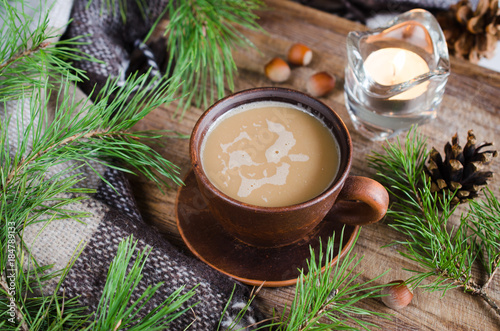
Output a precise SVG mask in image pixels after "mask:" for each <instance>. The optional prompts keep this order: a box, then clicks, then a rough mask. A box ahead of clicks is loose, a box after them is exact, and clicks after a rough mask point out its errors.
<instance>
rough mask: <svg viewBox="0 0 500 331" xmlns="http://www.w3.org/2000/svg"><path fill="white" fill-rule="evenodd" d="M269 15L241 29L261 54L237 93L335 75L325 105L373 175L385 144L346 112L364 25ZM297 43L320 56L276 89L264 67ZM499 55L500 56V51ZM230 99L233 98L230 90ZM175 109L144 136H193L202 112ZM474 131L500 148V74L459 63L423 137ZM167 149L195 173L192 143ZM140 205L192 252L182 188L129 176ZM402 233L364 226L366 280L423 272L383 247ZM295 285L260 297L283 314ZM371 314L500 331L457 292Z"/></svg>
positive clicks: (410, 323) (300, 11)
mask: <svg viewBox="0 0 500 331" xmlns="http://www.w3.org/2000/svg"><path fill="white" fill-rule="evenodd" d="M266 2H267V5H268V10H265V11H262V12H259V13H258V14H259V15H260V17H261V19H260V24H261V26H262V27H263V28H264V30H265V31H267V34H265V33H262V32H252V31H246V30H242V31H243V32H244V33H245V35H246V36H248V38H250V39H251V40H252V41H253V42H254V43H255V45H256V46H257V48H258V49H259V50H260V52H261V53H259V52H258V51H256V50H237V51H236V52H235V59H236V62H237V65H238V69H239V75H238V77H237V79H236V82H235V84H236V87H235V90H242V89H246V88H251V87H257V86H282V87H290V88H294V89H298V90H302V91H304V90H305V82H306V80H307V78H308V77H309V76H310V75H311V74H313V73H315V72H317V71H321V70H326V71H329V72H330V73H332V74H334V75H335V76H336V77H337V79H338V80H337V86H336V87H335V90H334V91H333V92H332V93H330V94H328V95H327V96H326V97H324V98H322V99H321V100H322V101H324V102H325V103H326V104H328V105H330V106H331V107H332V108H333V109H335V110H336V111H337V112H338V114H339V115H340V117H341V118H342V119H343V120H344V122H345V123H346V124H347V127H348V129H349V130H350V132H351V136H352V142H353V147H354V159H353V167H352V174H355V175H364V176H372V175H373V173H372V170H370V169H369V168H368V167H367V162H366V158H365V156H366V154H367V153H370V152H371V151H372V150H374V151H381V150H382V143H379V142H371V141H368V140H366V139H364V138H363V137H362V136H361V135H359V134H358V133H357V132H356V131H355V129H354V128H353V126H352V123H351V121H350V119H349V116H348V114H347V111H346V108H345V105H344V95H343V83H344V81H343V77H344V68H345V66H346V49H345V41H346V35H347V33H348V32H349V31H352V30H360V29H365V27H363V26H362V25H359V24H356V23H353V22H351V21H348V20H345V19H342V18H339V17H336V16H333V15H330V14H327V13H323V12H320V11H317V10H314V9H311V8H308V7H304V6H302V5H299V4H297V3H293V2H288V1H282V0H269V1H266ZM295 42H302V43H304V44H307V45H308V46H309V47H310V48H311V49H312V50H313V52H314V58H313V61H312V63H311V64H310V65H309V66H308V67H301V68H294V69H293V71H292V77H291V79H290V80H289V81H287V82H286V83H283V84H274V83H272V82H271V81H269V80H268V79H267V78H266V77H265V76H264V74H263V67H264V64H265V63H266V62H267V61H268V60H270V59H271V58H272V57H274V56H281V57H285V54H286V51H287V49H288V48H289V47H290V45H291V44H293V43H295ZM499 51H500V50H499ZM228 93H229V91H228ZM175 109H176V104H171V105H168V106H165V107H162V108H159V109H157V110H155V111H154V112H153V113H151V114H150V115H149V116H148V117H146V118H145V119H144V120H142V121H141V122H140V123H139V124H138V125H137V129H140V130H142V129H173V130H177V131H179V132H182V133H185V134H189V133H190V132H191V130H192V127H193V126H194V123H195V122H196V120H197V119H198V117H199V116H200V114H201V113H202V111H203V110H202V109H197V108H194V107H193V108H192V109H189V110H188V111H187V113H186V114H185V115H184V117H183V118H182V120H180V119H179V118H174V117H173V114H174V112H175ZM469 129H473V130H474V132H475V133H476V136H477V138H478V140H480V141H482V140H484V141H492V142H495V143H497V144H498V143H500V141H499V133H500V74H499V73H496V72H493V71H490V70H488V69H484V68H481V67H479V66H475V65H472V64H470V63H468V62H465V61H459V60H455V59H453V60H452V74H451V75H450V77H449V79H448V84H447V86H446V93H445V96H444V99H443V103H442V105H441V108H440V110H439V114H438V117H437V118H436V119H435V120H434V121H433V122H431V123H429V124H427V125H425V126H422V127H421V128H420V132H421V133H423V134H424V135H425V136H426V137H428V141H429V147H430V146H435V147H436V148H438V150H442V147H443V146H444V144H445V143H446V142H447V141H449V140H450V138H451V136H452V135H453V134H454V133H456V132H458V134H459V138H460V139H461V141H462V142H464V141H465V140H466V136H467V130H469ZM164 142H165V144H166V145H165V147H162V148H158V151H159V152H160V153H161V154H162V155H164V156H165V157H166V158H168V159H169V160H171V161H173V162H174V163H176V164H177V165H179V166H180V167H181V169H182V175H184V174H186V173H187V172H188V170H189V169H190V165H189V158H188V141H187V140H169V139H166V140H165V141H164ZM490 168H491V169H492V170H493V171H494V172H495V173H497V174H498V173H500V160H498V159H496V160H495V161H494V162H493V163H492V165H491V166H490ZM498 178H499V177H498V176H496V178H494V179H493V180H492V181H491V185H490V187H492V188H493V189H494V190H495V192H496V194H498V193H499V191H498V189H499V187H500V185H499V184H500V180H499V179H498ZM130 180H131V182H132V185H133V187H134V191H135V194H136V199H137V201H138V204H139V207H140V209H141V212H142V214H143V216H144V218H145V219H146V220H147V221H148V222H150V223H152V224H155V225H156V226H157V227H158V228H159V229H160V231H162V232H163V233H164V234H165V237H166V238H167V239H168V240H171V241H172V242H173V243H174V244H176V245H178V246H179V247H181V248H184V249H185V246H184V244H183V242H182V240H181V239H180V236H179V233H178V231H177V228H176V226H175V211H174V203H175V198H176V194H177V188H171V189H168V190H167V191H166V192H165V194H162V193H161V192H160V191H159V190H158V189H157V188H156V187H155V186H154V185H153V184H152V183H150V182H147V181H146V180H144V179H143V178H141V177H130ZM400 236H401V235H400V234H399V233H397V232H395V231H394V230H392V229H390V228H389V227H388V226H387V225H386V224H384V223H380V224H375V225H370V226H365V227H363V229H362V231H361V235H360V238H359V240H358V243H357V244H356V246H355V248H354V252H355V253H358V254H359V255H363V256H364V258H363V260H362V263H361V264H360V266H359V267H358V269H359V270H357V271H362V272H363V275H362V277H361V279H363V280H367V279H371V278H374V277H376V276H377V275H380V274H381V273H382V272H384V271H385V270H387V269H391V270H390V271H389V272H388V274H387V275H386V276H384V277H383V278H382V279H381V280H380V282H384V283H385V282H389V281H391V280H395V279H407V278H409V277H410V276H411V273H410V272H407V271H405V270H403V268H409V269H412V268H418V266H417V265H416V264H415V263H412V262H411V261H409V260H408V259H405V258H403V257H401V256H400V255H399V254H398V253H397V249H398V247H391V248H382V246H383V245H386V244H388V243H390V242H392V241H393V240H397V239H400ZM293 292H294V286H290V287H284V288H264V289H262V291H261V292H260V294H259V296H258V303H259V305H260V306H261V308H262V309H263V310H264V311H265V312H268V313H269V312H270V311H271V309H272V308H277V309H278V310H279V309H281V308H282V307H283V304H285V303H289V302H290V299H291V298H292V296H293ZM488 292H489V294H490V295H491V296H492V297H493V298H494V299H495V300H496V301H497V302H498V303H500V275H498V274H497V275H496V278H495V279H494V282H493V283H492V284H491V285H490V287H489V291H488ZM362 305H363V306H364V307H367V308H370V309H373V310H375V311H379V312H386V313H393V314H394V316H393V317H392V321H386V320H381V319H373V320H371V321H372V322H374V323H376V324H378V325H380V326H381V327H382V330H499V329H500V318H499V317H496V316H495V315H494V313H493V311H492V310H491V309H490V308H489V307H488V306H487V305H486V304H485V303H484V302H482V301H481V300H480V299H479V298H476V297H473V296H471V295H468V294H464V293H462V292H461V291H460V290H451V291H449V292H448V293H446V295H445V296H444V297H443V298H441V293H429V292H424V291H422V290H417V291H416V293H415V296H414V298H413V301H412V303H411V304H410V305H409V306H408V307H406V308H405V309H402V310H400V311H392V310H391V309H389V308H387V307H385V306H384V305H383V304H382V303H381V302H380V301H378V300H371V301H370V300H369V301H365V302H363V303H362Z"/></svg>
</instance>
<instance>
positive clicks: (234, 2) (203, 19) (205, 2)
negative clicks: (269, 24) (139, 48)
mask: <svg viewBox="0 0 500 331" xmlns="http://www.w3.org/2000/svg"><path fill="white" fill-rule="evenodd" d="M262 7H263V2H262V1H260V0H222V1H215V0H189V1H177V2H176V1H170V2H169V4H168V5H167V8H166V11H167V15H168V16H167V17H168V18H169V23H168V25H167V27H166V30H165V36H166V37H167V50H168V54H169V65H168V69H167V72H170V71H173V72H174V73H180V74H179V75H177V76H176V80H174V81H173V83H174V84H176V83H180V82H183V84H182V87H181V95H187V97H186V98H184V99H182V100H181V103H183V104H184V111H185V110H186V109H187V107H188V106H189V105H191V104H195V105H196V106H200V105H205V106H206V105H207V104H208V103H212V102H213V101H214V97H217V98H222V97H223V96H224V94H225V87H226V86H227V87H228V88H229V90H233V89H234V73H235V71H236V64H235V62H234V59H233V56H232V49H233V48H234V47H236V46H240V47H248V46H250V47H253V43H252V42H251V41H250V40H249V39H248V38H247V37H245V36H244V35H243V34H242V33H241V32H240V31H238V29H237V28H236V25H239V26H242V27H245V28H247V29H251V30H259V29H260V27H259V25H258V23H257V19H258V17H257V15H255V13H254V11H255V10H257V9H261V8H262ZM180 107H182V105H180Z"/></svg>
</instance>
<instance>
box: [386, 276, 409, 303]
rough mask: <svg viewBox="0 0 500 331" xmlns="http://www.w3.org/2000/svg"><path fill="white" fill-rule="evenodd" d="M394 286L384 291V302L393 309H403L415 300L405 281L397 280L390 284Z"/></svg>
mask: <svg viewBox="0 0 500 331" xmlns="http://www.w3.org/2000/svg"><path fill="white" fill-rule="evenodd" d="M390 284H393V285H391V286H388V287H384V288H383V289H382V295H385V296H383V297H382V302H383V303H385V305H386V306H387V307H389V308H392V309H396V310H397V309H401V308H404V307H406V306H408V304H409V303H410V302H411V299H413V293H412V292H411V291H410V289H409V288H408V286H406V283H405V282H404V281H403V280H395V281H392V282H390Z"/></svg>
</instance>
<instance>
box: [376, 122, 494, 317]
mask: <svg viewBox="0 0 500 331" xmlns="http://www.w3.org/2000/svg"><path fill="white" fill-rule="evenodd" d="M426 150H427V145H426V143H425V140H424V139H423V138H422V137H421V136H420V135H419V134H418V133H417V131H416V128H414V129H412V130H410V132H409V133H408V135H407V137H406V145H405V146H403V144H401V142H400V141H399V140H398V141H397V142H396V143H389V142H388V143H387V146H386V147H384V152H385V153H384V154H380V153H373V155H371V156H369V157H368V162H369V166H370V167H372V168H374V169H376V170H377V175H378V178H379V181H380V182H381V183H382V184H383V185H385V186H386V188H387V189H388V191H389V192H390V193H391V195H392V196H393V198H395V202H393V203H392V204H391V206H390V209H389V211H388V213H387V216H388V218H389V219H391V220H392V223H390V224H389V226H390V227H392V228H394V229H395V230H397V231H399V232H401V233H402V234H404V235H405V236H406V239H404V240H399V241H397V242H395V243H393V244H402V245H403V246H404V247H405V248H406V250H405V251H400V254H401V255H402V256H404V257H406V258H408V259H409V260H412V261H415V262H417V263H418V264H419V265H420V266H421V267H422V269H423V270H410V271H412V272H414V273H415V275H414V276H413V277H411V278H410V279H409V280H407V281H406V282H407V283H409V284H411V285H412V286H413V287H417V286H420V287H424V288H426V289H428V290H430V291H442V292H443V294H445V293H446V291H447V290H449V289H451V288H462V289H464V291H465V292H466V293H470V294H472V295H478V296H480V297H481V298H482V299H484V300H485V301H486V302H487V303H488V304H489V305H490V306H491V307H492V308H493V309H494V310H495V311H496V312H497V314H498V313H499V311H498V309H497V308H498V307H497V305H496V303H494V301H493V300H492V299H491V298H489V296H488V295H487V293H486V292H485V289H486V287H487V286H488V285H489V284H490V282H491V279H492V278H493V277H494V276H495V272H496V270H497V269H498V257H499V254H500V244H499V239H500V228H499V226H498V223H499V221H500V208H498V206H499V204H498V199H496V198H495V197H494V195H493V194H492V193H491V191H489V194H488V193H487V192H486V194H485V196H486V202H476V201H472V202H470V212H469V214H468V215H466V216H462V217H460V223H459V224H458V226H454V227H452V228H450V224H449V222H450V220H451V219H452V216H453V214H454V211H455V209H456V206H455V205H454V203H453V201H452V200H453V197H454V192H449V193H443V194H442V195H438V194H437V193H432V190H431V183H430V179H429V178H427V177H426V175H425V173H424V171H423V166H424V162H425V159H426V158H427V154H426V152H425V151H426ZM469 229H471V230H472V231H473V235H470V233H469V231H468V230H469ZM478 260H479V261H481V263H482V265H483V267H484V269H485V270H486V271H487V272H488V274H489V278H488V280H487V281H486V283H485V284H484V285H483V286H480V285H478V284H477V283H476V282H475V281H474V279H473V276H472V267H473V265H474V264H475V263H476V262H477V261H478ZM424 280H430V282H429V283H427V284H423V281H424ZM498 315H499V316H500V314H498Z"/></svg>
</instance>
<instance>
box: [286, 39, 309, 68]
mask: <svg viewBox="0 0 500 331" xmlns="http://www.w3.org/2000/svg"><path fill="white" fill-rule="evenodd" d="M312 56H313V53H312V51H311V49H310V48H309V47H307V46H306V45H304V44H293V45H292V47H290V49H289V50H288V62H289V63H291V64H294V65H297V66H306V65H308V64H309V63H311V60H312Z"/></svg>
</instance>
